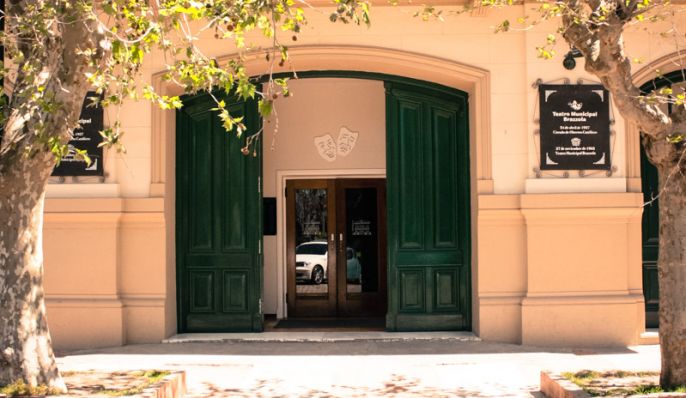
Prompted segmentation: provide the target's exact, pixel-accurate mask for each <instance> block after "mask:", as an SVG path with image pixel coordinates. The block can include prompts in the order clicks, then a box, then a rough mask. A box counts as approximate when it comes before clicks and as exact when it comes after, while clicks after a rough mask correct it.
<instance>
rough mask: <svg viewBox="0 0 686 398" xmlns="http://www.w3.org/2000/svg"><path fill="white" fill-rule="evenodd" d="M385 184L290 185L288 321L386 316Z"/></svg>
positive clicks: (295, 182)
mask: <svg viewBox="0 0 686 398" xmlns="http://www.w3.org/2000/svg"><path fill="white" fill-rule="evenodd" d="M385 185H386V182H385V180H383V179H327V180H291V181H288V183H287V185H286V187H287V188H286V206H287V226H286V227H287V231H288V232H287V253H286V254H287V260H288V263H287V271H288V272H287V277H288V278H287V279H288V281H287V282H288V287H287V298H288V315H289V317H333V316H348V317H356V316H360V317H361V316H381V315H384V314H385V312H386V208H385V203H386V190H385Z"/></svg>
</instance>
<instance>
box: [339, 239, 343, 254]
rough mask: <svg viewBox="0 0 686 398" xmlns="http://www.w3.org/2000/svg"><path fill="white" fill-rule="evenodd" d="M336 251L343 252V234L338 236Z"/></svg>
mask: <svg viewBox="0 0 686 398" xmlns="http://www.w3.org/2000/svg"><path fill="white" fill-rule="evenodd" d="M338 251H340V252H341V253H342V252H343V234H338Z"/></svg>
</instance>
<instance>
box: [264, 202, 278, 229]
mask: <svg viewBox="0 0 686 398" xmlns="http://www.w3.org/2000/svg"><path fill="white" fill-rule="evenodd" d="M262 211H263V215H262V234H263V235H276V198H262Z"/></svg>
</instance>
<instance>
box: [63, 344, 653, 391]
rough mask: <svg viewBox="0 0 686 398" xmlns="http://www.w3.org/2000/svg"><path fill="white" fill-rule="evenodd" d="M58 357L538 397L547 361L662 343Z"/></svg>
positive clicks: (197, 375) (182, 347)
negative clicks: (603, 346)
mask: <svg viewBox="0 0 686 398" xmlns="http://www.w3.org/2000/svg"><path fill="white" fill-rule="evenodd" d="M265 334H266V333H263V334H262V335H265ZM471 340H473V339H471ZM59 363H60V367H61V370H65V371H66V370H88V369H97V370H124V369H150V368H157V369H184V370H186V372H187V385H188V388H189V395H190V396H191V397H331V396H333V397H372V396H390V397H432V398H433V397H531V396H541V395H540V394H539V393H537V391H538V380H539V371H540V370H542V369H550V370H555V371H564V370H579V369H588V368H593V369H627V370H629V369H635V370H659V366H660V361H659V346H637V347H629V348H623V349H583V350H564V349H560V350H551V349H545V348H536V347H527V346H519V345H509V344H495V343H485V342H479V341H469V339H456V340H447V339H439V338H436V339H418V340H411V341H407V340H404V341H384V340H350V339H347V340H346V339H342V340H341V341H335V342H325V341H306V342H302V341H301V342H293V341H235V340H232V341H225V342H211V341H210V342H187V343H176V344H149V345H131V346H125V347H117V348H110V349H99V350H91V351H79V352H71V353H61V354H60V358H59Z"/></svg>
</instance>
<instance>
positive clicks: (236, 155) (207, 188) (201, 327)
mask: <svg viewBox="0 0 686 398" xmlns="http://www.w3.org/2000/svg"><path fill="white" fill-rule="evenodd" d="M231 101H234V100H232V99H226V102H231ZM213 107H215V104H214V102H213V101H212V100H211V98H210V97H209V96H208V95H199V96H196V97H193V98H190V99H187V100H186V101H185V106H184V108H183V109H182V110H180V111H178V112H177V119H176V121H177V144H176V147H177V154H176V156H177V180H176V191H177V208H176V209H177V231H176V235H177V244H176V249H177V290H178V292H177V294H178V311H179V318H178V319H179V331H180V332H226V331H260V330H262V314H261V308H260V307H261V305H260V298H261V285H262V258H261V253H260V248H261V241H260V240H261V230H260V226H261V225H262V224H261V222H260V220H261V212H260V211H259V209H260V207H259V205H260V201H261V195H260V187H259V177H260V173H261V159H260V156H256V157H253V156H244V155H243V154H242V153H241V148H242V146H243V145H245V138H243V139H238V138H237V137H236V135H235V133H227V132H226V131H224V129H223V127H222V124H221V121H220V119H219V118H218V117H217V115H216V113H215V112H212V111H211V110H210V109H211V108H213ZM230 112H231V113H232V114H233V115H235V116H244V120H245V123H246V126H247V128H248V133H250V132H254V131H257V130H258V129H259V123H260V119H259V118H258V116H257V108H256V104H255V103H254V102H235V101H234V103H233V105H232V106H231V107H230ZM244 137H245V135H244ZM258 155H259V154H258Z"/></svg>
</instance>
